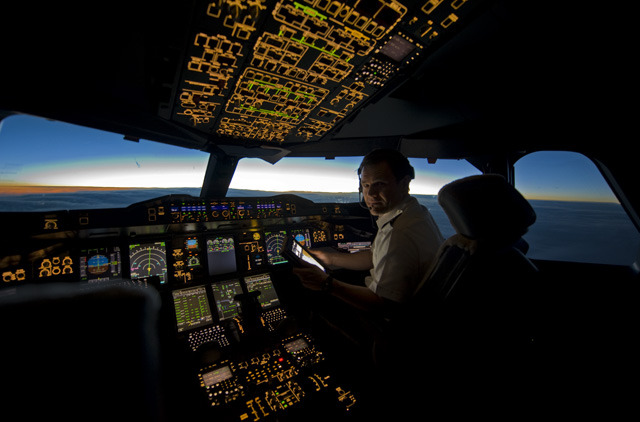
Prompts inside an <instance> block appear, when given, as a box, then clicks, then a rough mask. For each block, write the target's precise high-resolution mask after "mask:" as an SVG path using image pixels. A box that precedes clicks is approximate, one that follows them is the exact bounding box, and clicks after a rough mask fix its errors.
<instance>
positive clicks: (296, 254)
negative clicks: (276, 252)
mask: <svg viewBox="0 0 640 422" xmlns="http://www.w3.org/2000/svg"><path fill="white" fill-rule="evenodd" d="M281 255H282V256H284V257H285V258H287V259H288V260H289V261H290V262H291V263H292V264H293V265H295V266H298V267H302V266H304V264H302V263H303V262H306V263H308V264H311V265H315V266H316V267H318V268H320V269H321V270H322V271H324V272H327V270H326V268H324V266H323V265H322V264H321V263H320V262H319V261H318V260H317V259H316V258H315V257H314V256H313V255H311V252H309V250H308V249H307V248H305V247H304V246H302V245H301V244H300V242H298V241H297V240H296V239H295V238H294V237H293V236H289V237H287V241H286V243H285V245H284V248H282V251H281Z"/></svg>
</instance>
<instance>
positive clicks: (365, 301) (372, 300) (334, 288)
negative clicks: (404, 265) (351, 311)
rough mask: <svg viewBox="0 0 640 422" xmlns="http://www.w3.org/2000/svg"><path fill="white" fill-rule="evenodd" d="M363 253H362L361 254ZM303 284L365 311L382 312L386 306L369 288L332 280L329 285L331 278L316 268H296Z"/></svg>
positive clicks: (296, 272) (295, 272)
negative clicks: (326, 292) (324, 291)
mask: <svg viewBox="0 0 640 422" xmlns="http://www.w3.org/2000/svg"><path fill="white" fill-rule="evenodd" d="M361 253H362V252H361ZM293 272H294V274H296V275H297V276H298V277H299V278H300V281H302V284H303V285H304V286H305V287H306V288H308V289H311V290H317V291H321V290H327V288H328V290H327V291H328V292H329V293H330V294H331V295H333V296H335V297H337V298H338V299H341V300H343V301H344V302H346V303H348V304H350V305H351V306H354V307H356V308H358V309H360V310H363V311H380V310H382V308H383V305H384V304H385V300H384V299H383V298H381V297H380V296H378V295H377V294H375V293H374V292H372V291H371V290H370V289H369V288H368V287H365V286H356V285H353V284H348V283H345V282H342V281H340V280H336V279H332V281H331V282H329V284H327V278H328V277H329V276H328V275H327V274H326V273H325V272H324V271H321V270H320V269H319V268H316V267H311V266H309V267H305V268H294V269H293Z"/></svg>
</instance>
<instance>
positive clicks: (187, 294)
mask: <svg viewBox="0 0 640 422" xmlns="http://www.w3.org/2000/svg"><path fill="white" fill-rule="evenodd" d="M172 295H173V306H174V308H175V311H176V323H177V326H178V332H179V333H180V332H182V331H185V330H190V329H193V328H198V327H202V326H203V325H207V324H211V323H212V322H213V316H212V315H211V308H210V307H209V300H208V299H207V291H206V289H205V287H204V286H199V287H194V288H189V289H180V290H174V291H173V292H172Z"/></svg>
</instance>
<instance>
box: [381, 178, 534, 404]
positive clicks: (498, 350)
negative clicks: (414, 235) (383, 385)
mask: <svg viewBox="0 0 640 422" xmlns="http://www.w3.org/2000/svg"><path fill="white" fill-rule="evenodd" d="M438 202H439V203H440V205H441V206H442V208H443V209H444V211H445V212H446V214H447V216H448V217H449V220H450V222H451V224H452V226H453V228H454V229H455V230H456V234H455V235H453V236H452V237H450V238H449V239H447V240H446V241H445V243H444V244H443V245H442V247H441V248H440V250H439V253H438V256H437V259H436V261H435V262H434V264H433V265H432V267H431V269H430V271H429V272H428V274H427V275H426V276H425V277H424V279H423V280H422V282H421V283H420V285H419V287H418V289H417V290H416V292H415V294H414V296H413V298H412V300H411V302H410V303H409V305H408V306H406V307H405V308H404V309H403V310H402V312H401V313H400V314H398V315H396V316H395V317H394V318H393V319H392V320H391V322H390V324H389V326H388V327H387V329H385V330H384V332H383V334H382V335H381V336H380V338H379V339H377V341H376V344H375V346H374V359H375V361H376V363H377V365H378V367H379V369H380V370H381V372H382V373H384V374H386V376H388V377H389V378H388V380H389V381H391V382H398V381H400V382H402V383H407V385H421V386H422V390H420V391H419V392H416V395H415V396H411V395H409V396H407V395H403V397H402V399H404V401H405V404H406V403H407V402H409V403H411V404H416V403H420V402H422V401H423V399H421V397H423V398H426V397H431V398H432V399H433V402H432V403H433V404H440V406H441V407H442V408H443V409H452V407H451V406H454V407H455V406H467V405H470V406H472V407H473V408H474V409H476V410H477V409H479V408H480V407H487V406H488V407H487V409H491V411H493V410H495V409H493V408H494V407H496V408H498V407H499V406H501V404H504V403H505V402H504V400H505V399H507V396H509V395H511V393H513V392H514V391H518V386H519V385H520V384H521V383H522V382H529V381H530V378H529V376H530V374H529V370H530V367H528V366H527V365H528V364H529V363H528V355H529V353H530V350H531V346H532V339H533V337H532V336H533V333H532V319H533V312H532V306H533V305H534V302H535V301H534V300H533V296H532V295H531V292H532V290H531V287H532V283H533V282H534V279H535V277H536V274H537V268H536V267H535V265H534V264H533V263H532V262H531V261H530V260H529V259H528V258H527V257H526V256H525V255H524V254H523V252H522V249H521V248H522V246H521V245H522V242H523V241H522V239H521V236H522V235H524V234H525V233H526V232H527V230H528V227H529V226H531V225H532V224H533V223H534V222H535V219H536V215H535V212H534V210H533V209H532V207H531V205H530V204H529V203H528V202H527V201H526V199H525V198H524V197H523V196H522V195H521V194H520V193H519V192H518V191H517V190H516V189H515V188H514V187H513V186H511V185H510V184H509V183H507V181H506V180H505V179H504V178H503V177H502V176H500V175H493V174H487V175H479V176H471V177H467V178H464V179H460V180H456V181H454V182H452V183H450V184H448V185H446V186H444V187H443V188H442V189H441V190H440V192H439V194H438ZM405 363H406V364H407V365H406V367H403V366H405ZM425 394H426V395H425ZM429 394H431V396H429ZM519 394H520V392H518V395H519ZM452 400H453V401H454V402H455V403H452V402H451V401H452ZM471 403H473V404H471ZM409 408H411V407H410V406H409ZM413 410H416V409H413ZM441 410H442V409H441ZM491 411H490V412H489V413H491Z"/></svg>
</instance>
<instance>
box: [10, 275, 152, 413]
mask: <svg viewBox="0 0 640 422" xmlns="http://www.w3.org/2000/svg"><path fill="white" fill-rule="evenodd" d="M6 292H7V291H5V293H6ZM159 310H160V299H159V295H158V294H157V292H155V291H154V290H153V289H143V288H138V287H134V286H126V285H106V286H100V285H99V286H96V287H94V286H80V285H78V284H67V283H60V284H47V285H26V286H19V287H17V288H16V291H15V293H14V294H12V295H10V296H4V297H1V298H0V338H1V342H2V347H1V348H0V362H2V368H3V369H2V376H1V377H0V392H1V393H2V403H3V404H2V412H3V413H4V414H5V415H6V416H7V417H9V418H11V417H14V416H11V415H15V417H16V418H20V419H24V420H48V419H52V418H53V419H55V418H58V417H59V418H61V419H63V420H117V419H122V417H126V418H127V419H129V418H130V419H132V420H158V419H159V417H160V416H161V414H162V409H161V406H160V404H161V400H160V383H159V382H160V376H159V350H158V333H157V329H158V327H157V320H158V313H159Z"/></svg>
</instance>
